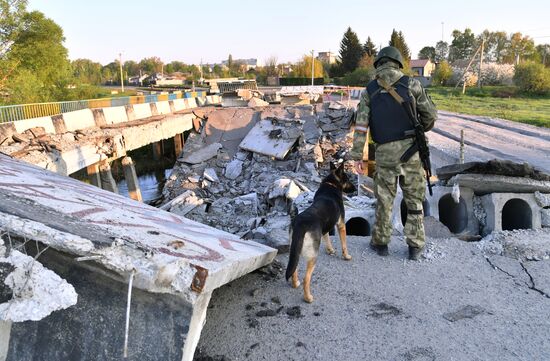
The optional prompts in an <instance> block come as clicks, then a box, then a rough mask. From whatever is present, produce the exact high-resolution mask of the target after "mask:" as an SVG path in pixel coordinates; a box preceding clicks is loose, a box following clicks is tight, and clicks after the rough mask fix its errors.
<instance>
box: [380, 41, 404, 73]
mask: <svg viewBox="0 0 550 361" xmlns="http://www.w3.org/2000/svg"><path fill="white" fill-rule="evenodd" d="M382 58H388V59H391V60H394V61H396V62H397V63H399V67H400V68H403V56H402V55H401V53H400V52H399V50H398V49H397V48H395V47H393V46H386V47H385V48H383V49H382V50H380V52H379V53H378V55H377V56H376V59H374V67H375V68H377V67H378V62H379V61H380V60H382Z"/></svg>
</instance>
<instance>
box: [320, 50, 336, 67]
mask: <svg viewBox="0 0 550 361" xmlns="http://www.w3.org/2000/svg"><path fill="white" fill-rule="evenodd" d="M317 59H318V60H319V61H320V62H321V63H327V64H335V63H336V54H334V53H332V52H330V51H320V52H319V54H318V55H317Z"/></svg>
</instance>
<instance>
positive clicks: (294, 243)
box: [285, 222, 306, 281]
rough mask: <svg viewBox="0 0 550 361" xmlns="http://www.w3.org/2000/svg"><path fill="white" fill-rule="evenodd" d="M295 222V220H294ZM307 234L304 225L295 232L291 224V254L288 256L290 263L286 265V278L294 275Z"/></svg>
mask: <svg viewBox="0 0 550 361" xmlns="http://www.w3.org/2000/svg"><path fill="white" fill-rule="evenodd" d="M292 223H294V222H292ZM305 234H306V231H305V228H304V227H298V229H297V230H296V232H294V230H293V227H292V225H291V228H290V238H291V239H290V242H291V243H290V254H289V256H288V265H287V266H286V274H285V276H286V280H287V281H288V279H289V278H290V277H291V276H292V274H293V273H294V271H296V268H297V267H298V261H299V260H300V253H301V252H302V246H303V245H304V236H305Z"/></svg>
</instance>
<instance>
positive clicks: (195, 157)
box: [178, 143, 222, 164]
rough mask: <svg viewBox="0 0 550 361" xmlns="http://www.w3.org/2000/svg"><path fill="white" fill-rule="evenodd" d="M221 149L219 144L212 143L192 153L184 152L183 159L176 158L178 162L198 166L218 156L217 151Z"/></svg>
mask: <svg viewBox="0 0 550 361" xmlns="http://www.w3.org/2000/svg"><path fill="white" fill-rule="evenodd" d="M221 147H222V145H221V144H220V143H212V144H209V145H207V146H204V147H202V148H200V149H198V150H195V151H193V152H189V153H185V152H184V153H183V154H184V155H183V157H180V158H178V161H179V162H184V163H189V164H199V163H202V162H205V161H207V160H208V159H210V158H214V157H215V156H216V155H217V154H218V149H220V148H221Z"/></svg>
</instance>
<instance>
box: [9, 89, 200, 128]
mask: <svg viewBox="0 0 550 361" xmlns="http://www.w3.org/2000/svg"><path fill="white" fill-rule="evenodd" d="M205 96H206V92H204V91H199V92H185V93H183V92H174V93H170V94H150V95H136V96H129V97H119V98H102V99H89V100H75V101H66V102H52V103H35V104H20V105H5V106H0V123H7V122H14V121H17V120H23V119H32V118H40V117H47V116H51V115H56V114H61V113H67V112H72V111H75V110H81V109H87V108H107V107H116V106H121V105H129V104H140V103H154V102H159V101H164V100H174V99H179V98H197V97H200V98H204V97H205Z"/></svg>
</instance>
